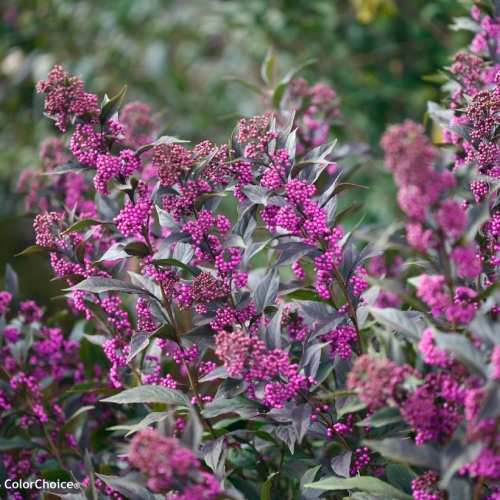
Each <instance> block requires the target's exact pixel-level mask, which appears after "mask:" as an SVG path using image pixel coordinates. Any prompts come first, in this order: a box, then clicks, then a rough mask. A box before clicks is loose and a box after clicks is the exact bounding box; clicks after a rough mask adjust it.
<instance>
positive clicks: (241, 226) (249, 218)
mask: <svg viewBox="0 0 500 500" xmlns="http://www.w3.org/2000/svg"><path fill="white" fill-rule="evenodd" d="M256 227H257V207H255V206H254V207H253V208H252V209H251V210H250V212H248V213H246V214H245V215H243V216H242V217H241V218H240V219H239V220H238V222H237V223H236V225H235V226H234V227H233V229H232V231H231V233H232V234H237V235H239V236H241V237H242V238H243V242H244V243H245V245H247V246H248V245H249V242H250V237H251V236H252V233H253V231H254V229H255V228H256Z"/></svg>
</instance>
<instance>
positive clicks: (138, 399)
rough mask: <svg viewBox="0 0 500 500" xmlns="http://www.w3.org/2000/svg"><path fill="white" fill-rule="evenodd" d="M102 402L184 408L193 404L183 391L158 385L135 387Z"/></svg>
mask: <svg viewBox="0 0 500 500" xmlns="http://www.w3.org/2000/svg"><path fill="white" fill-rule="evenodd" d="M101 401H103V402H106V403H118V404H132V403H163V404H168V405H182V406H189V405H190V404H191V400H190V399H189V398H188V396H186V394H184V393H183V392H182V391H178V390H176V389H168V388H167V387H163V386H157V385H143V386H141V387H134V388H132V389H127V390H125V391H122V392H120V393H119V394H116V395H115V396H111V397H109V398H105V399H101Z"/></svg>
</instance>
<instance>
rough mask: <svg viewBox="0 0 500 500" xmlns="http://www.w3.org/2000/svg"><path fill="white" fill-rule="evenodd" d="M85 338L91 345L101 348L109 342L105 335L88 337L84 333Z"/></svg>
mask: <svg viewBox="0 0 500 500" xmlns="http://www.w3.org/2000/svg"><path fill="white" fill-rule="evenodd" d="M83 337H84V338H86V339H87V340H88V341H89V342H90V343H91V344H94V345H98V346H99V347H102V346H103V345H104V344H105V343H106V341H107V340H108V338H107V337H106V336H105V335H87V334H86V333H84V334H83Z"/></svg>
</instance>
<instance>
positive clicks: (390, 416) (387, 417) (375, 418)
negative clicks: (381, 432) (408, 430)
mask: <svg viewBox="0 0 500 500" xmlns="http://www.w3.org/2000/svg"><path fill="white" fill-rule="evenodd" d="M402 420H403V417H402V416H401V412H400V411H399V408H394V407H387V408H382V409H380V410H378V411H377V412H376V413H374V414H373V415H371V416H370V417H368V418H365V419H364V420H361V421H360V422H357V423H356V425H357V426H359V427H366V426H368V425H369V426H371V427H374V428H375V429H378V428H379V427H383V426H384V425H389V424H395V423H398V422H401V421H402Z"/></svg>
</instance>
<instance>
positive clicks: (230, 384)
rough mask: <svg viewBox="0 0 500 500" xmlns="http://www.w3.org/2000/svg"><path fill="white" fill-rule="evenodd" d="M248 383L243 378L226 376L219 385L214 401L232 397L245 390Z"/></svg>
mask: <svg viewBox="0 0 500 500" xmlns="http://www.w3.org/2000/svg"><path fill="white" fill-rule="evenodd" d="M249 385H250V383H249V382H245V381H244V380H240V379H237V378H231V377H228V378H226V380H224V382H222V384H221V385H220V386H219V389H218V390H217V394H216V395H215V397H214V401H217V400H218V399H232V398H234V397H236V396H238V395H239V394H241V393H242V392H243V391H245V390H246V388H247V387H248V386H249Z"/></svg>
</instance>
